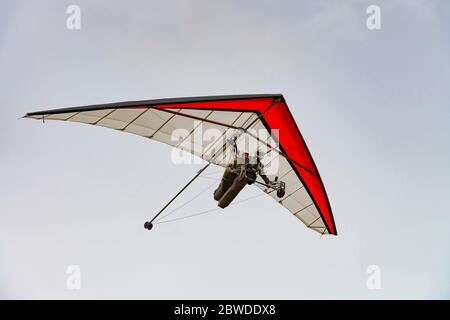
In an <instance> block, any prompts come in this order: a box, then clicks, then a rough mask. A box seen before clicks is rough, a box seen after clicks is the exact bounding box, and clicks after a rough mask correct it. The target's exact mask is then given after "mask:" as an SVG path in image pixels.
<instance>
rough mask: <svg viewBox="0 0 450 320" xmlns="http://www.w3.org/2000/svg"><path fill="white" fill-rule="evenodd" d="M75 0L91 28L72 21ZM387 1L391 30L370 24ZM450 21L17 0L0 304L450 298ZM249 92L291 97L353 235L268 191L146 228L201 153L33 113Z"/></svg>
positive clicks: (8, 44)
mask: <svg viewBox="0 0 450 320" xmlns="http://www.w3.org/2000/svg"><path fill="white" fill-rule="evenodd" d="M70 4H76V5H78V6H79V7H80V8H81V30H69V29H67V27H66V19H67V17H68V15H67V14H66V9H67V7H68V6H69V5H70ZM370 4H377V5H378V6H379V7H380V8H381V30H372V31H371V30H368V28H367V27H366V19H367V14H366V8H367V6H368V5H370ZM449 21H450V4H449V3H448V1H444V0H442V1H437V0H435V1H425V0H423V1H422V0H414V1H412V0H403V1H402V0H391V1H331V0H329V1H325V0H323V1H315V0H314V1H313V0H311V1H246V2H245V3H244V2H243V1H206V0H205V1H196V0H192V1H131V2H130V1H114V2H111V1H106V0H105V1H98V0H97V1H70V2H69V1H58V2H56V1H5V0H1V1H0V88H1V89H0V218H1V222H0V297H1V298H26V299H35V298H44V299H46V298H63V299H81V298H87V299H92V298H138V299H141V298H143V299H165V298H184V299H189V298H190V299H196V298H203V299H205V298H210V299H214V298H237V299H241V298H247V299H249V298H255V299H258V298H266V299H272V298H273V299H280V298H286V299H301V298H325V299H328V298H338V299H340V298H369V299H372V298H373V299H382V298H388V299H389V298H447V299H448V298H450V275H449V269H450V250H449V249H450V248H449V247H450V232H449V231H450V230H449V226H450V215H449V214H450V200H449V196H450V183H449V179H450V169H449V163H450V148H449V147H450V146H449V137H450V123H449V122H450V105H449V102H450V90H449V83H450V48H449V45H450V23H449ZM244 93H245V94H246V93H282V94H283V95H284V96H285V98H286V100H287V102H288V104H289V106H290V108H291V111H292V113H293V115H294V118H295V119H296V121H297V123H298V125H299V127H300V130H301V131H302V133H303V136H304V138H305V140H306V142H307V144H308V146H309V148H310V151H311V153H312V155H313V157H314V159H315V162H316V164H317V167H318V169H319V171H320V173H321V176H322V179H323V182H324V184H325V188H326V190H327V193H328V196H329V198H330V202H331V206H332V208H333V212H334V217H335V220H336V226H337V229H338V231H339V236H338V237H333V236H328V237H320V236H319V235H318V234H317V233H315V232H312V231H311V230H308V229H307V228H305V226H304V225H303V224H302V223H301V222H300V221H299V220H297V219H295V218H294V217H292V215H291V214H290V213H289V212H288V211H287V210H286V209H284V208H283V207H281V206H279V205H278V204H277V203H276V202H275V201H273V200H272V199H271V198H269V197H265V196H263V197H260V198H258V200H255V201H248V202H245V203H242V204H241V205H236V206H232V207H229V208H227V209H226V210H224V211H220V212H219V213H213V214H207V215H203V216H200V217H196V218H192V219H187V220H183V221H179V222H176V223H167V224H164V225H158V226H157V227H155V228H154V229H153V230H152V231H150V232H149V231H146V230H145V229H144V228H143V222H144V221H146V220H147V219H148V218H151V217H152V215H154V214H155V212H157V211H158V210H159V209H160V208H161V207H162V206H163V205H164V204H165V202H166V201H167V200H169V199H170V197H171V196H172V195H173V194H174V193H176V192H177V191H178V189H179V188H180V187H181V186H183V185H184V183H185V182H186V181H188V180H189V179H190V178H191V177H192V176H193V175H194V174H195V172H196V171H197V170H198V168H199V166H198V165H197V166H193V165H179V166H176V165H174V164H173V163H172V162H171V157H170V155H171V149H170V147H168V146H166V145H163V144H160V143H157V142H154V141H149V140H147V139H143V138H140V137H137V136H135V135H131V134H125V133H121V132H117V131H114V130H109V129H105V128H101V127H93V126H86V125H82V124H76V123H64V122H46V123H45V124H42V123H41V122H39V121H32V120H28V119H21V120H18V118H19V117H21V116H23V115H24V114H25V113H26V112H31V111H37V110H41V109H48V108H51V107H69V106H79V105H88V104H97V103H106V102H117V101H127V100H141V99H153V98H166V97H167V98H168V97H182V96H198V95H219V94H220V95H221V94H244ZM210 172H216V176H219V175H220V172H219V170H218V169H217V168H212V169H210ZM211 183H212V181H210V180H206V179H200V180H198V181H197V182H196V184H195V185H193V186H192V187H191V188H190V189H189V190H188V191H187V192H186V194H185V195H184V197H182V198H180V199H179V201H178V202H177V204H178V205H179V204H182V203H183V201H186V200H188V199H189V198H191V197H192V196H194V195H195V194H196V193H198V192H199V191H200V190H202V189H204V188H205V187H207V186H208V185H210V184H211ZM258 192H260V191H259V189H257V188H256V187H247V188H246V189H245V190H244V191H243V192H242V194H240V195H239V198H240V199H245V198H246V197H250V196H253V195H257V194H258ZM214 207H215V202H214V201H213V200H212V195H211V192H208V193H206V194H205V195H204V196H202V197H200V198H198V199H196V201H194V203H192V204H190V205H189V206H186V207H185V208H183V210H180V212H179V213H176V214H175V213H174V216H183V215H188V214H192V213H195V212H199V211H202V210H205V209H209V208H214ZM69 265H77V266H79V267H80V270H81V289H80V290H68V289H67V287H66V280H67V277H68V275H67V274H66V269H67V267H68V266H69ZM370 265H377V266H379V268H380V270H381V289H379V290H369V289H368V288H367V286H366V280H367V278H368V276H369V275H368V274H366V270H367V268H368V266H370Z"/></svg>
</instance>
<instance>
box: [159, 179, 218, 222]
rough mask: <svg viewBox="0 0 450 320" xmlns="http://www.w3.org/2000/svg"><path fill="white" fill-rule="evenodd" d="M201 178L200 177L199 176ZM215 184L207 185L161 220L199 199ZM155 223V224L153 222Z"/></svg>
mask: <svg viewBox="0 0 450 320" xmlns="http://www.w3.org/2000/svg"><path fill="white" fill-rule="evenodd" d="M199 177H201V176H199ZM215 184H216V182H215V181H214V182H213V183H211V184H210V185H208V187H206V188H205V189H203V190H202V191H200V192H199V193H197V194H196V195H195V196H194V197H193V198H191V199H189V200H188V201H186V202H185V203H183V204H182V205H180V206H178V207H176V208H174V209H173V210H171V211H169V212H168V213H167V214H165V215H164V216H162V217H161V219H164V218H167V217H168V216H169V215H171V214H172V213H175V212H176V211H178V210H180V209H181V208H183V207H185V206H186V205H188V204H189V203H191V202H192V201H194V200H195V199H197V198H198V197H200V196H201V195H202V194H203V193H205V192H206V191H208V190H209V189H211V187H212V186H213V185H215ZM155 223H157V222H155Z"/></svg>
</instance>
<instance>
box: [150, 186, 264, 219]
mask: <svg viewBox="0 0 450 320" xmlns="http://www.w3.org/2000/svg"><path fill="white" fill-rule="evenodd" d="M262 195H265V193H260V194H257V195H254V196H251V197H249V198H246V199H242V200H239V201H236V202H233V203H232V204H230V205H229V207H231V206H233V205H236V204H239V203H242V202H246V201H250V200H253V199H255V198H258V197H261V196H262ZM218 210H223V209H222V208H211V209H208V210H205V211H200V212H197V213H194V214H191V215H188V216H184V217H179V218H174V219H170V220H163V221H158V222H155V224H161V223H168V222H174V221H178V220H184V219H188V218H192V217H196V216H200V215H203V214H207V213H210V212H214V211H218Z"/></svg>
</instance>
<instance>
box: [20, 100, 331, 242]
mask: <svg viewBox="0 0 450 320" xmlns="http://www.w3.org/2000/svg"><path fill="white" fill-rule="evenodd" d="M25 117H26V118H32V119H36V120H43V121H46V120H60V121H72V122H81V123H85V124H91V125H97V126H102V127H107V128H111V129H116V130H119V131H124V132H129V133H133V134H136V135H139V136H142V137H145V138H148V139H152V140H156V141H159V142H163V143H165V144H168V145H170V146H172V147H175V148H178V149H181V150H184V151H188V152H190V153H192V154H193V155H195V156H198V157H200V158H202V159H203V160H205V161H207V162H208V165H209V164H210V163H212V164H215V165H219V166H222V167H225V166H226V163H224V161H223V159H224V155H225V153H226V152H228V151H227V149H226V148H222V147H223V145H222V142H220V141H219V140H215V141H210V140H205V141H203V140H202V141H200V142H199V141H196V140H195V139H194V137H195V136H196V134H197V133H198V131H199V130H200V129H201V130H205V128H206V129H208V128H209V129H214V130H216V132H219V133H220V134H221V135H222V136H226V135H229V134H233V135H234V136H236V135H237V136H239V138H242V137H243V136H251V137H252V138H254V139H256V141H257V142H256V143H257V144H258V148H259V146H260V147H261V148H262V147H264V148H266V149H267V148H269V149H270V151H272V152H275V153H277V154H278V155H279V156H280V157H279V160H278V166H277V168H278V170H277V172H275V173H271V174H269V175H268V176H270V178H272V179H274V178H275V176H276V177H278V178H279V179H280V180H283V182H284V183H285V193H284V194H283V197H281V198H280V197H279V196H278V197H277V193H276V192H273V191H274V190H272V189H270V188H267V186H265V185H264V183H258V184H255V185H257V186H258V187H259V188H260V189H261V190H262V191H263V192H265V193H266V194H268V195H269V196H270V197H272V198H273V199H275V200H276V201H277V202H278V203H279V204H281V205H282V206H284V207H285V208H286V209H288V210H289V211H290V212H291V214H292V215H294V216H295V217H297V218H298V219H299V220H301V221H302V222H303V223H304V224H305V225H306V226H307V227H308V228H310V229H312V230H314V231H316V232H318V233H320V234H322V235H325V234H331V235H337V230H336V226H335V222H334V218H333V214H332V211H331V207H330V203H329V200H328V197H327V194H326V191H325V188H324V186H323V183H322V180H321V178H320V175H319V172H318V170H317V168H316V165H315V164H314V161H313V158H312V157H311V154H310V152H309V150H308V147H307V146H306V143H305V141H304V139H303V137H302V135H301V133H300V130H299V129H298V126H297V124H296V123H295V120H294V118H293V117H292V114H291V112H290V110H289V108H288V106H287V104H286V101H285V99H284V97H283V96H282V95H281V94H258V95H228V96H209V97H193V98H173V99H156V100H144V101H130V102H119V103H108V104H99V105H90V106H83V107H73V108H63V109H54V110H47V111H39V112H32V113H27V114H26V115H25ZM177 129H185V130H187V131H188V132H189V134H188V135H187V136H185V137H184V138H183V139H181V140H180V139H179V140H174V139H173V132H174V130H177ZM252 130H266V131H267V132H268V133H269V134H268V137H270V138H271V139H272V140H269V138H267V139H261V138H258V137H256V136H255V135H254V134H252V132H254V131H252ZM274 140H275V143H276V146H275V144H274V142H273V141H274ZM187 142H188V143H187ZM186 145H194V147H193V148H186ZM211 150H213V152H211ZM199 174H200V173H199ZM194 179H195V177H194ZM258 179H259V178H258ZM260 182H261V181H260ZM190 183H191V181H190ZM190 183H188V185H189V184H190ZM186 187H187V186H186ZM183 190H184V189H183ZM183 190H181V191H180V192H182V191H183ZM169 204H170V202H169V203H168V204H167V205H166V207H167V206H168V205H169ZM164 209H165V207H164V208H163V210H164Z"/></svg>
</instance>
